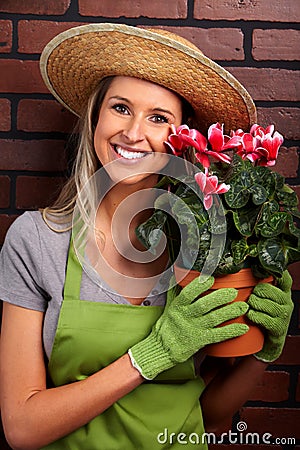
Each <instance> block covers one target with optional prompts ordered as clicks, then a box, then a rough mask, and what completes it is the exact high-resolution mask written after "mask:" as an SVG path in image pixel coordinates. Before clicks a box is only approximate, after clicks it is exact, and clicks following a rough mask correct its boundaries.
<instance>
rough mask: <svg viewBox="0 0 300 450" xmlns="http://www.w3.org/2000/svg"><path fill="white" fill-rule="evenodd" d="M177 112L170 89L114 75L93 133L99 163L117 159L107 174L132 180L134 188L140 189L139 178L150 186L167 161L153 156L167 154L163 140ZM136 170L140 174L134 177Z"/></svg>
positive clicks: (178, 120)
mask: <svg viewBox="0 0 300 450" xmlns="http://www.w3.org/2000/svg"><path fill="white" fill-rule="evenodd" d="M124 93H126V97H124ZM122 94H123V96H122ZM181 111H182V105H181V101H180V99H179V97H178V96H177V95H176V94H175V93H173V92H171V91H170V90H168V89H166V88H164V87H162V86H158V85H156V84H153V83H151V82H148V81H145V80H139V79H137V78H133V77H122V76H117V77H115V78H114V79H113V80H112V82H111V84H110V86H109V88H108V91H107V93H106V95H105V97H104V99H103V103H102V106H101V108H100V112H99V117H98V122H97V126H96V129H95V134H94V147H95V152H96V155H97V157H98V159H99V161H100V163H101V164H102V165H103V166H106V165H107V164H108V163H110V162H112V161H117V162H118V164H114V165H113V166H112V167H111V169H110V172H109V173H110V177H111V178H112V179H113V180H117V179H119V180H120V182H121V183H124V182H126V183H131V184H133V183H136V184H135V189H140V188H141V185H140V184H139V183H140V182H141V181H143V182H144V183H143V185H144V187H146V186H147V187H150V186H154V184H155V183H156V181H157V173H159V170H160V169H161V168H162V167H163V165H165V164H166V163H167V159H166V158H162V157H158V158H157V157H156V155H157V154H159V155H160V156H161V154H164V153H167V148H166V146H165V145H164V141H165V140H166V139H167V137H168V135H169V133H170V125H172V124H173V125H176V126H178V125H179V124H180V123H181V118H182V112H181ZM124 165H126V170H125V171H124V170H122V168H123V167H124ZM128 165H130V169H129V170H130V172H131V176H130V177H129V178H128V175H129V172H128V168H127V166H128ZM136 170H138V172H139V173H140V174H141V175H137V176H136V177H135V176H134V172H135V171H136ZM143 173H144V174H143ZM149 174H151V175H149ZM126 175H127V177H126ZM125 180H126V181H125ZM146 180H147V181H146Z"/></svg>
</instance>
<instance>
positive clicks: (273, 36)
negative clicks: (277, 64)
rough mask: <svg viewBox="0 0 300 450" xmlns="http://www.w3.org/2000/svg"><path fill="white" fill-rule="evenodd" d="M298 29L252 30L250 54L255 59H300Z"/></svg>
mask: <svg viewBox="0 0 300 450" xmlns="http://www.w3.org/2000/svg"><path fill="white" fill-rule="evenodd" d="M299 41H300V31H299V30H254V31H253V35H252V56H253V58H254V59H256V60H257V61H263V60H283V61H295V60H299V59H300V48H299Z"/></svg>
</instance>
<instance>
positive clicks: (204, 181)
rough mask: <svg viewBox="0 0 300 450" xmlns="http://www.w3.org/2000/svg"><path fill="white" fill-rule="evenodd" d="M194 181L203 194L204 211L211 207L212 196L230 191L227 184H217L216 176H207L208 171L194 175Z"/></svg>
mask: <svg viewBox="0 0 300 450" xmlns="http://www.w3.org/2000/svg"><path fill="white" fill-rule="evenodd" d="M195 180H196V183H197V184H198V185H199V187H200V189H201V192H203V204H204V208H205V209H206V210H208V209H210V208H211V207H212V204H213V195H214V194H224V193H225V192H227V191H228V190H229V189H230V186H229V185H228V184H225V183H220V184H219V180H218V177H217V176H215V175H212V176H209V175H208V169H205V173H203V172H198V173H196V175H195Z"/></svg>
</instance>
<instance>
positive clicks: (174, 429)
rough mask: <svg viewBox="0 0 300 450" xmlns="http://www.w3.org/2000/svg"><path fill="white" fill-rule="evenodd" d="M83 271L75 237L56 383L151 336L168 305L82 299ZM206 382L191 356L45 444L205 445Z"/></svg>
mask: <svg viewBox="0 0 300 450" xmlns="http://www.w3.org/2000/svg"><path fill="white" fill-rule="evenodd" d="M81 275H82V267H81V265H80V263H79V261H78V259H77V257H76V255H75V252H74V249H73V244H72V243H71V245H70V250H69V255H68V264H67V272H66V280H65V288H64V300H63V303H62V306H61V311H60V316H59V321H58V325H57V330H56V335H55V339H54V344H53V349H52V353H51V357H50V361H49V366H48V372H49V375H50V378H51V380H52V383H53V385H54V386H61V385H65V384H68V383H72V382H75V381H79V380H83V379H85V378H87V377H88V376H90V375H92V374H93V373H95V372H97V371H98V370H101V369H102V368H104V367H106V366H107V365H108V364H110V363H112V362H113V361H114V360H116V359H117V358H119V357H120V356H122V355H123V354H124V353H126V352H127V351H128V349H129V348H130V347H131V346H132V345H133V344H135V343H137V342H139V341H140V340H142V339H143V338H145V337H146V336H147V335H148V334H149V333H150V331H151V328H152V326H153V324H154V323H155V322H156V321H157V319H158V318H159V316H160V315H161V313H162V312H163V308H162V307H160V306H134V305H123V304H108V303H102V302H92V301H88V300H80V284H81ZM121 377H122V373H120V379H121ZM203 389H204V383H203V381H202V380H201V379H200V378H199V377H196V376H195V373H194V364H193V360H192V358H191V359H189V360H188V361H187V362H185V363H181V364H178V365H177V366H175V367H173V368H172V369H169V370H167V371H165V372H163V373H162V374H160V375H159V376H157V377H156V378H155V380H153V381H145V382H144V383H143V384H141V385H140V386H138V387H137V388H136V389H134V390H133V391H132V392H130V393H129V394H127V395H126V396H125V397H123V398H122V399H120V400H118V401H117V402H116V403H114V404H113V405H112V406H111V407H110V408H108V409H107V410H106V411H104V412H103V413H102V414H100V415H99V416H97V417H95V418H94V419H93V420H92V421H91V422H89V423H88V424H87V425H85V426H83V427H81V428H79V429H78V430H76V431H74V432H73V433H71V434H69V435H68V436H66V437H64V438H62V439H60V440H58V441H56V442H54V443H52V444H49V445H47V446H46V447H44V449H47V450H66V449H68V450H156V449H160V450H164V449H178V450H179V449H182V445H184V448H187V449H195V448H197V449H199V448H200V449H206V448H207V446H206V444H202V435H203V433H204V429H203V421H202V414H201V409H200V403H199V397H200V395H201V393H202V391H203ZM172 433H173V434H172ZM180 433H181V434H180ZM182 433H184V435H185V436H184V435H183V434H182ZM178 436H179V437H178ZM180 441H181V443H180ZM199 442H200V444H199ZM195 444H196V445H195ZM197 444H198V445H197Z"/></svg>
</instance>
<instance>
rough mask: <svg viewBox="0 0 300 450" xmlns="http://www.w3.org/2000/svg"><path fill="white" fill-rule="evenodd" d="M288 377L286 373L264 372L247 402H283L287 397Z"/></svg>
mask: <svg viewBox="0 0 300 450" xmlns="http://www.w3.org/2000/svg"><path fill="white" fill-rule="evenodd" d="M289 382H290V376H289V374H288V373H287V372H279V371H278V372H275V371H274V372H269V371H267V372H265V373H264V376H263V379H262V380H261V381H260V382H259V383H258V385H257V386H256V388H255V391H253V392H252V394H251V396H250V398H249V400H256V401H259V400H260V401H263V402H283V401H284V400H288V397H289V392H288V389H289Z"/></svg>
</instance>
